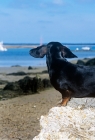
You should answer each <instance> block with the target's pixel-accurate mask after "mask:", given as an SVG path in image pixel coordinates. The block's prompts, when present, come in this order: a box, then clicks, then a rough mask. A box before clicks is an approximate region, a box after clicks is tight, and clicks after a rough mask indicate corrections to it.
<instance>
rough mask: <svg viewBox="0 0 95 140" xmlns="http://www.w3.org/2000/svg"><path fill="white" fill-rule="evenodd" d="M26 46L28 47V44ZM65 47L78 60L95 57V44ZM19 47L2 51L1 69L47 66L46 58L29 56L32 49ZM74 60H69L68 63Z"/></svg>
mask: <svg viewBox="0 0 95 140" xmlns="http://www.w3.org/2000/svg"><path fill="white" fill-rule="evenodd" d="M11 45H12V44H11ZM26 45H27V46H28V44H26ZM29 45H30V44H29ZM63 45H65V46H67V47H68V48H69V49H70V50H71V51H72V52H73V53H74V54H75V55H77V57H78V59H83V58H94V57H95V43H92V44H91V43H90V44H68V43H66V44H64V43H63ZM5 46H6V45H5ZM17 46H19V47H18V48H9V49H7V50H6V51H0V67H11V66H33V67H43V66H46V57H44V58H34V57H32V56H30V54H29V51H30V49H32V48H30V47H29V46H28V47H26V48H25V47H22V46H23V44H17ZM20 46H21V47H20ZM74 59H75V58H74ZM74 59H68V61H69V60H74Z"/></svg>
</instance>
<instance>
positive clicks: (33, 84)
mask: <svg viewBox="0 0 95 140" xmlns="http://www.w3.org/2000/svg"><path fill="white" fill-rule="evenodd" d="M49 87H51V84H50V80H49V79H41V78H37V77H34V78H31V77H28V76H26V77H24V78H23V79H21V80H19V81H17V82H8V84H7V85H6V86H5V87H4V88H3V92H4V94H2V95H3V96H4V97H6V95H7V97H8V98H12V97H16V96H19V95H29V94H35V93H39V91H42V90H45V89H47V88H49ZM8 91H9V92H8ZM10 91H11V92H10ZM8 93H9V94H8ZM11 94H12V95H11Z"/></svg>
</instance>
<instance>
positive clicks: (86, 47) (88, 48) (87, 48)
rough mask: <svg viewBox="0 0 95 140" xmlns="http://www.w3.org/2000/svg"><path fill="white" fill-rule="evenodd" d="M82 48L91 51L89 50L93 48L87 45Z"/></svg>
mask: <svg viewBox="0 0 95 140" xmlns="http://www.w3.org/2000/svg"><path fill="white" fill-rule="evenodd" d="M82 50H84V51H89V50H91V48H90V47H88V46H85V47H82Z"/></svg>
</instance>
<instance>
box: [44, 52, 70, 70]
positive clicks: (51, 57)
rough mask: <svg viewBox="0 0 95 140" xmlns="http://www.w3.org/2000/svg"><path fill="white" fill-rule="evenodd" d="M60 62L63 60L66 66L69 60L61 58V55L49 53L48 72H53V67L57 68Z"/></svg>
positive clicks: (47, 58)
mask: <svg viewBox="0 0 95 140" xmlns="http://www.w3.org/2000/svg"><path fill="white" fill-rule="evenodd" d="M58 60H62V62H63V64H64V66H65V63H67V60H66V59H65V57H64V58H63V57H62V56H61V53H56V54H53V55H52V54H50V53H47V54H46V63H47V68H48V72H50V71H51V69H52V67H53V68H54V66H55V67H57V64H58V63H57V61H58Z"/></svg>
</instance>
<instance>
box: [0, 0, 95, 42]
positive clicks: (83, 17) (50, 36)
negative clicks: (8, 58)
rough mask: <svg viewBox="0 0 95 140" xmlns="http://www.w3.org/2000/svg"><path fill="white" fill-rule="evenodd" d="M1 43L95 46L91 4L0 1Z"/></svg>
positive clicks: (94, 3)
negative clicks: (53, 43)
mask: <svg viewBox="0 0 95 140" xmlns="http://www.w3.org/2000/svg"><path fill="white" fill-rule="evenodd" d="M0 41H3V42H4V43H39V42H40V43H48V42H50V41H59V42H61V43H93V42H94V43H95V0H0Z"/></svg>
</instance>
